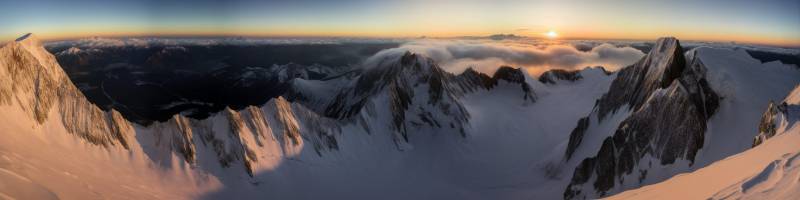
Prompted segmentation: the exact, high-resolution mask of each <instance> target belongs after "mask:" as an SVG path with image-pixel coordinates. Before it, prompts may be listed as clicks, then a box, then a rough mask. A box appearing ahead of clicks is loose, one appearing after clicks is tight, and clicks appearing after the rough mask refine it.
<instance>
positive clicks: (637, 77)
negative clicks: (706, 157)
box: [564, 38, 719, 199]
mask: <svg viewBox="0 0 800 200" xmlns="http://www.w3.org/2000/svg"><path fill="white" fill-rule="evenodd" d="M693 58H695V59H693V60H691V61H689V62H687V61H686V59H685V58H684V56H683V50H682V48H681V46H680V43H679V42H678V40H677V39H675V38H661V39H659V40H658V42H657V44H656V46H655V48H653V50H652V51H651V52H650V53H649V54H648V55H647V56H645V57H644V58H643V59H642V60H640V61H639V62H637V63H636V64H634V65H632V66H628V67H626V68H623V69H622V70H620V72H618V73H619V74H618V75H617V78H616V79H615V80H614V81H613V82H612V85H611V87H610V89H609V92H608V93H606V94H605V95H603V97H602V98H601V99H600V100H598V102H597V104H596V105H595V109H594V110H593V114H596V115H597V116H598V120H602V119H603V117H604V116H606V115H607V114H609V113H611V112H616V111H617V110H618V109H620V108H621V107H622V106H626V105H627V106H629V108H630V110H631V111H632V112H631V114H630V115H629V116H628V117H627V118H626V119H624V120H623V121H622V122H621V123H620V124H619V126H618V128H617V130H616V131H615V132H614V134H613V136H612V137H609V138H606V139H605V140H604V141H603V144H602V146H601V147H600V150H599V151H598V153H597V154H596V156H594V157H590V158H586V159H584V160H583V161H582V162H581V163H580V164H579V165H578V166H577V167H576V169H575V172H574V173H573V178H572V179H571V182H570V184H569V185H568V186H567V189H566V191H565V192H564V198H565V199H573V198H587V197H588V198H591V197H594V196H604V195H605V194H606V191H608V190H610V189H611V188H613V187H614V186H615V185H616V184H617V183H619V184H622V183H624V182H625V181H626V180H624V177H626V176H627V175H629V174H631V173H633V172H634V170H635V169H638V171H636V172H637V173H638V174H639V178H638V181H639V182H640V181H641V180H643V179H644V178H646V177H645V176H646V174H647V169H646V168H648V167H650V165H651V164H652V163H648V164H647V165H645V166H646V167H643V168H644V169H639V167H640V166H642V165H640V163H639V162H640V160H642V159H643V158H644V157H645V156H650V157H652V158H655V159H656V160H659V161H660V163H659V164H661V165H667V164H672V163H674V162H675V161H676V160H678V159H684V160H688V161H690V162H693V160H694V157H695V155H696V153H697V151H698V150H699V149H700V148H702V146H703V140H704V134H705V131H706V127H707V121H708V119H709V118H710V117H711V115H713V114H714V112H715V111H716V109H717V107H718V105H719V97H718V95H717V94H716V93H715V92H714V91H712V90H711V88H710V87H709V86H708V82H707V81H706V79H705V70H706V69H705V66H704V65H703V63H702V61H700V60H699V59H696V58H697V57H696V56H693ZM590 116H592V114H590ZM582 120H583V119H582ZM584 123H586V122H584ZM582 125H583V124H582V123H581V122H580V121H579V123H578V126H577V127H576V128H575V130H574V131H573V132H572V134H571V135H570V141H569V144H574V145H568V148H567V152H566V157H567V159H569V158H570V157H571V156H572V155H571V154H572V153H573V152H574V151H575V149H576V148H577V146H579V144H580V143H581V142H580V140H581V139H582V138H583V137H584V135H583V134H585V132H586V131H585V130H586V129H587V128H586V127H585V126H582ZM589 180H594V182H593V183H592V185H593V188H594V190H593V191H582V189H583V188H584V187H583V184H585V183H586V182H588V181H589ZM595 191H596V192H595Z"/></svg>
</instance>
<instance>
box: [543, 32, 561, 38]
mask: <svg viewBox="0 0 800 200" xmlns="http://www.w3.org/2000/svg"><path fill="white" fill-rule="evenodd" d="M544 35H545V36H547V38H550V39H556V38H557V37H558V33H556V31H554V30H550V31H547V33H544Z"/></svg>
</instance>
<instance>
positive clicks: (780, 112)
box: [753, 85, 800, 147]
mask: <svg viewBox="0 0 800 200" xmlns="http://www.w3.org/2000/svg"><path fill="white" fill-rule="evenodd" d="M798 99H800V85H798V86H796V87H795V89H794V90H792V92H790V93H789V96H787V97H786V99H784V100H783V101H781V103H775V102H773V101H770V102H769V104H768V105H767V110H766V111H764V114H762V115H761V121H760V122H759V124H758V135H756V136H755V137H754V138H753V147H755V146H758V145H760V144H762V143H764V142H765V141H767V140H768V139H770V138H772V137H774V136H775V135H776V134H778V132H781V131H782V130H779V129H780V127H779V126H780V125H781V124H792V123H794V122H796V121H797V120H800V102H797V100H798Z"/></svg>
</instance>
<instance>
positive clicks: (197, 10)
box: [0, 0, 800, 46]
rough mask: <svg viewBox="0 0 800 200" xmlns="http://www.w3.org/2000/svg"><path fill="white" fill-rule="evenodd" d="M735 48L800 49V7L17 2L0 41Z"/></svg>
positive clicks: (301, 0)
mask: <svg viewBox="0 0 800 200" xmlns="http://www.w3.org/2000/svg"><path fill="white" fill-rule="evenodd" d="M549 30H555V31H556V32H558V33H559V34H560V35H561V37H562V38H582V39H646V40H652V39H655V38H657V37H659V36H666V35H671V36H676V37H678V38H680V39H684V40H710V41H737V42H747V43H762V44H772V45H781V46H800V0H672V1H650V0H618V1H610V0H593V1H592V0H587V1H571V0H560V1H552V0H551V1H543V0H538V1H537V0H528V1H521V0H520V1H517V0H460V1H456V0H443V1H435V0H398V1H379V0H338V1H337V0H266V1H265V0H261V1H259V0H229V1H222V0H194V1H189V0H177V1H175V0H173V1H168V0H167V1H161V0H142V1H118V0H70V1H64V0H44V1H42V0H10V1H2V2H0V40H2V41H7V40H11V39H13V38H15V37H17V36H19V35H22V34H23V33H27V32H33V33H36V34H37V35H39V37H41V38H44V39H65V38H77V37H90V36H142V35H148V36H153V35H244V36H354V37H418V36H423V35H424V36H433V37H450V36H467V35H472V36H476V35H489V34H496V33H513V34H518V35H526V36H534V37H540V36H542V34H543V33H544V32H547V31H549Z"/></svg>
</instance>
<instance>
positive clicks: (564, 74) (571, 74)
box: [539, 69, 583, 84]
mask: <svg viewBox="0 0 800 200" xmlns="http://www.w3.org/2000/svg"><path fill="white" fill-rule="evenodd" d="M581 79H583V76H581V73H580V71H567V70H563V69H553V70H549V71H546V72H544V73H542V75H541V76H539V82H542V83H545V84H556V81H557V80H565V81H571V82H575V81H577V80H581Z"/></svg>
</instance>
